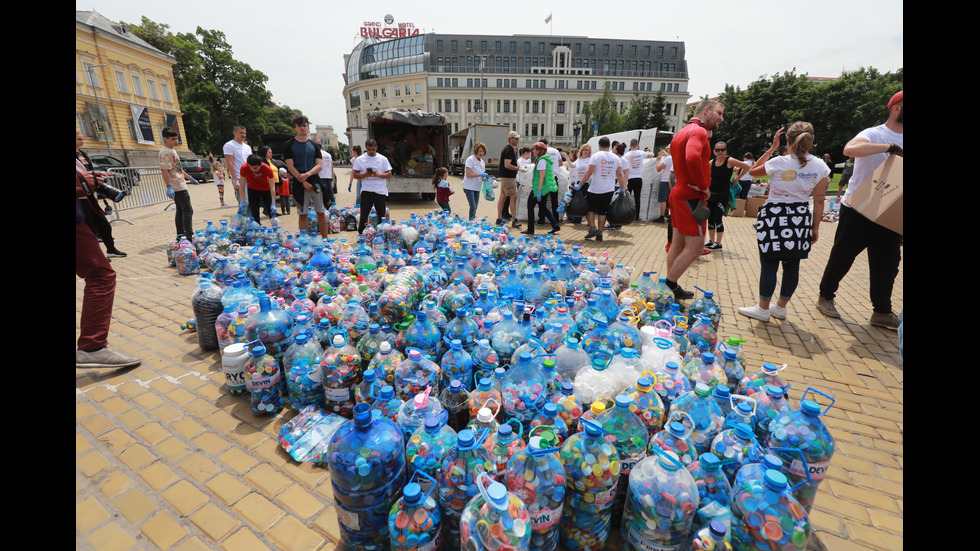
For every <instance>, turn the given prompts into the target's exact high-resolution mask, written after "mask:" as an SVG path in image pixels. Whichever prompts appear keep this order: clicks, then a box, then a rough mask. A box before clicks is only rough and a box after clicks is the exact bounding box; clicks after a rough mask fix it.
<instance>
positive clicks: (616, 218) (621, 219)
mask: <svg viewBox="0 0 980 551" xmlns="http://www.w3.org/2000/svg"><path fill="white" fill-rule="evenodd" d="M573 201H574V199H573ZM635 219H636V205H635V204H634V203H633V195H632V194H630V193H626V192H624V191H620V192H618V193H616V194H614V195H613V199H612V203H609V211H608V213H607V214H606V220H607V221H608V222H609V223H610V224H616V225H625V224H630V223H632V222H633V220H635Z"/></svg>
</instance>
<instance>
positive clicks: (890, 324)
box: [869, 312, 898, 331]
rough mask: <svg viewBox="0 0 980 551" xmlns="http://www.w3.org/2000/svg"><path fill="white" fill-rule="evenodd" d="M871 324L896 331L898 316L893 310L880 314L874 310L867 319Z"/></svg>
mask: <svg viewBox="0 0 980 551" xmlns="http://www.w3.org/2000/svg"><path fill="white" fill-rule="evenodd" d="M869 321H870V322H871V325H874V326H875V327H883V328H885V329H891V330H892V331H898V316H896V315H895V314H894V313H893V312H888V313H887V314H882V313H880V312H874V313H873V314H871V319H870V320H869Z"/></svg>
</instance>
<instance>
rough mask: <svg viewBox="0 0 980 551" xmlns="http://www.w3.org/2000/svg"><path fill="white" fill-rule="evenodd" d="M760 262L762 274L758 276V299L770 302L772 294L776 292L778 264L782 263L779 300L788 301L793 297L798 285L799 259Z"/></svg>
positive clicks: (763, 260) (764, 260)
mask: <svg viewBox="0 0 980 551" xmlns="http://www.w3.org/2000/svg"><path fill="white" fill-rule="evenodd" d="M760 260H761V261H762V272H761V275H760V276H759V299H760V300H771V299H772V294H773V293H774V292H775V291H776V272H777V271H778V270H779V263H780V262H782V263H783V283H782V285H780V287H779V298H780V300H789V299H790V298H792V297H793V293H794V292H795V291H796V287H797V286H798V285H799V284H800V259H799V258H797V259H796V260H767V259H765V258H763V259H760Z"/></svg>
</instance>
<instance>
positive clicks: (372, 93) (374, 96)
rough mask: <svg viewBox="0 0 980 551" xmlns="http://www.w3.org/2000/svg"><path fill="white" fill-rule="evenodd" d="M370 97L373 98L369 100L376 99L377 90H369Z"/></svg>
mask: <svg viewBox="0 0 980 551" xmlns="http://www.w3.org/2000/svg"><path fill="white" fill-rule="evenodd" d="M371 95H372V96H373V97H372V98H371V99H378V89H377V88H375V89H373V90H371Z"/></svg>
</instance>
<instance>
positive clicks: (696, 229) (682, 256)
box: [666, 100, 725, 300]
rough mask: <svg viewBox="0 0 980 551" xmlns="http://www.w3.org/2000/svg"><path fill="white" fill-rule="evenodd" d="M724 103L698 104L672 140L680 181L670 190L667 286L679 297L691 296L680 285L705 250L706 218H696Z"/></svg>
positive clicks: (703, 198) (706, 185) (705, 193)
mask: <svg viewBox="0 0 980 551" xmlns="http://www.w3.org/2000/svg"><path fill="white" fill-rule="evenodd" d="M724 110H725V106H724V105H722V104H721V103H718V102H717V101H712V100H704V101H702V102H701V103H700V104H698V107H697V109H696V110H695V112H694V116H693V117H691V120H689V121H688V122H687V126H685V127H684V128H682V129H681V130H680V131H679V132H678V133H677V134H676V135H674V139H673V140H671V142H670V150H671V152H672V157H673V159H674V175H675V178H676V181H677V183H676V184H675V185H674V188H673V189H672V190H671V191H670V197H669V198H668V199H667V202H668V203H669V206H670V213H671V214H670V224H671V226H672V227H673V228H674V232H675V233H676V234H677V236H675V239H674V242H673V244H672V246H671V247H670V251H668V252H667V281H666V283H667V287H669V288H670V290H671V291H673V292H674V298H675V299H676V300H681V299H690V298H693V297H694V293H693V292H691V291H686V290H684V289H683V288H681V286H680V285H678V283H677V280H678V279H680V277H681V276H682V275H683V274H684V272H685V271H686V270H687V268H688V267H689V266H690V265H691V263H692V262H694V259H696V258H697V257H699V256H701V254H702V252H703V251H704V237H705V226H706V221H704V222H698V221H696V220H695V219H694V211H695V209H697V207H698V205H701V204H705V202H706V200H707V198H708V196H709V195H710V193H709V191H708V188H709V187H710V185H711V167H710V166H709V165H710V159H711V144H710V134H709V132H712V131H714V130H715V129H717V128H718V125H720V124H721V123H722V121H724V117H723V112H724Z"/></svg>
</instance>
